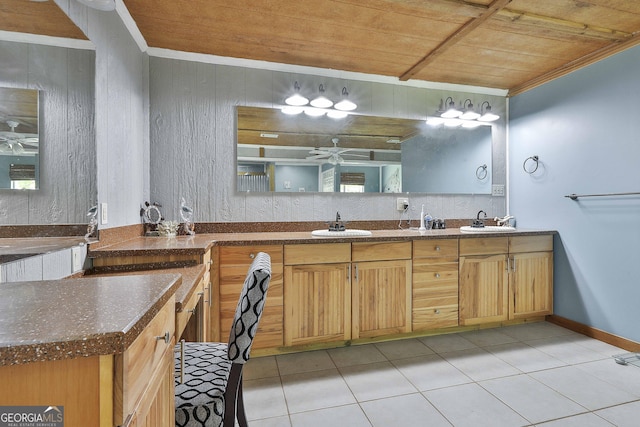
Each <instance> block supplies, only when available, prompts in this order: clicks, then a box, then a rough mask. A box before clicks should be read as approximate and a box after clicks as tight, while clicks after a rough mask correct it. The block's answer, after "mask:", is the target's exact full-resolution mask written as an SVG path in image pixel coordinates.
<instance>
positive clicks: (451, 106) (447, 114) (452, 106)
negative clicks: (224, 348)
mask: <svg viewBox="0 0 640 427" xmlns="http://www.w3.org/2000/svg"><path fill="white" fill-rule="evenodd" d="M449 100H451V101H450V102H447V101H449ZM444 105H445V108H447V107H448V108H447V109H446V110H445V111H444V112H443V113H442V114H440V117H444V118H445V119H455V118H456V117H460V115H462V111H460V110H458V109H457V108H456V103H455V102H453V98H452V97H448V98H447V99H445V101H444Z"/></svg>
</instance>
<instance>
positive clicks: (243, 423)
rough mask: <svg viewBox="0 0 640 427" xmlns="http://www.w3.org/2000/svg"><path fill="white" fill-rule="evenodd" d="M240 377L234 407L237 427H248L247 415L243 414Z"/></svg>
mask: <svg viewBox="0 0 640 427" xmlns="http://www.w3.org/2000/svg"><path fill="white" fill-rule="evenodd" d="M242 382H243V381H242V375H241V376H240V383H239V384H238V401H237V405H236V417H237V418H238V425H240V427H248V425H249V424H248V423H247V414H246V413H245V412H244V396H243V395H242Z"/></svg>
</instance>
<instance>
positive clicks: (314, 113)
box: [304, 107, 327, 117]
mask: <svg viewBox="0 0 640 427" xmlns="http://www.w3.org/2000/svg"><path fill="white" fill-rule="evenodd" d="M326 112H327V110H323V109H321V108H313V107H305V109H304V113H305V114H306V115H307V116H310V117H320V116H324V115H325V114H326Z"/></svg>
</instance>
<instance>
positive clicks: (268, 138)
mask: <svg viewBox="0 0 640 427" xmlns="http://www.w3.org/2000/svg"><path fill="white" fill-rule="evenodd" d="M237 125H238V126H237V180H236V188H237V191H239V192H269V191H271V192H273V191H275V192H302V191H304V192H309V191H310V192H371V193H400V192H417V193H443V194H444V193H450V194H491V150H492V143H491V126H479V127H476V128H448V127H444V126H443V125H439V126H436V127H433V126H430V125H427V124H426V122H425V121H424V120H415V119H403V118H389V117H375V116H364V115H357V114H351V115H348V116H346V117H344V118H331V117H327V116H322V117H311V116H307V115H305V114H304V113H303V114H298V115H288V114H285V113H283V112H282V111H281V110H280V109H278V108H259V107H237Z"/></svg>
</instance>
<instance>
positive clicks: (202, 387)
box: [175, 252, 271, 427]
mask: <svg viewBox="0 0 640 427" xmlns="http://www.w3.org/2000/svg"><path fill="white" fill-rule="evenodd" d="M270 280H271V258H270V257H269V255H268V254H266V253H263V252H260V253H258V254H257V255H256V257H255V259H254V260H253V263H252V264H251V267H250V268H249V272H248V273H247V277H246V279H245V281H244V285H243V288H242V292H241V294H240V299H239V301H238V306H237V308H236V314H235V317H234V319H233V324H232V327H231V332H230V334H229V342H228V344H225V343H212V342H201V343H199V342H188V343H182V347H181V345H180V344H179V345H177V346H176V348H175V364H176V372H180V373H181V376H182V377H183V381H182V382H181V381H180V377H179V378H177V379H176V390H175V403H176V426H179V427H196V426H197V427H204V426H206V427H210V426H211V427H220V426H223V427H233V425H234V422H235V419H236V418H237V420H238V424H239V425H240V427H246V426H247V417H246V414H245V410H244V401H243V398H242V368H243V367H244V364H245V363H246V362H247V360H249V354H250V352H251V345H252V343H253V339H254V337H255V335H256V331H257V330H258V322H259V321H260V317H261V315H262V309H263V307H264V303H265V299H266V296H267V289H268V288H269V281H270Z"/></svg>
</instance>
